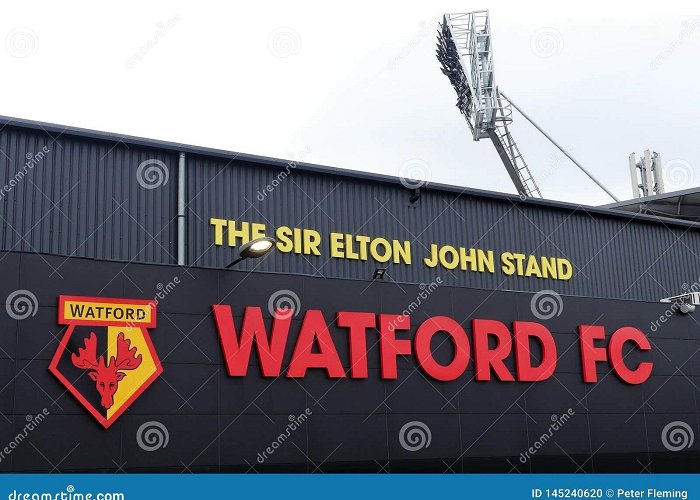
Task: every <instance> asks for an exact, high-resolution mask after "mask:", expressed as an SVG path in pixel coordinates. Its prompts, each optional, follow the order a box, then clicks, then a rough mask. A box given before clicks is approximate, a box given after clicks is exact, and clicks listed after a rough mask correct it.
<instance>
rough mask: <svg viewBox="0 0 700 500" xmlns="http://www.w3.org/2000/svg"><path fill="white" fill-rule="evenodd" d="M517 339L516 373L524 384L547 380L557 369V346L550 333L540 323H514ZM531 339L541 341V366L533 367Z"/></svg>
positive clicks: (514, 332)
mask: <svg viewBox="0 0 700 500" xmlns="http://www.w3.org/2000/svg"><path fill="white" fill-rule="evenodd" d="M513 334H514V337H515V373H516V374H517V376H518V380H520V381H522V382H539V381H542V380H547V379H548V378H549V377H551V376H552V374H553V373H554V369H555V368H556V367H557V345H556V344H555V343H554V338H553V337H552V334H551V333H550V331H549V330H548V329H547V328H546V327H545V326H544V325H540V324H539V323H532V322H530V321H515V322H513ZM530 338H535V339H537V340H538V341H539V343H540V347H541V349H542V360H541V361H540V364H539V366H532V363H531V361H532V358H531V356H530Z"/></svg>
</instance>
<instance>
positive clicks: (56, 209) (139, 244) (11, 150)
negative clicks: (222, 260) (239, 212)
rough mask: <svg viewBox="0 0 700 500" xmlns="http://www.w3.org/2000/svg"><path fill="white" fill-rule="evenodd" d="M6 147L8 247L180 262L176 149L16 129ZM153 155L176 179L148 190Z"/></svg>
mask: <svg viewBox="0 0 700 500" xmlns="http://www.w3.org/2000/svg"><path fill="white" fill-rule="evenodd" d="M0 151H2V154H0V185H1V186H4V187H5V188H4V189H3V191H2V195H3V196H2V199H1V200H0V211H1V214H0V215H1V216H2V221H3V224H2V229H1V230H0V235H1V238H2V248H3V249H4V250H15V251H26V252H39V253H50V254H58V255H65V256H78V257H95V258H103V259H116V260H124V261H132V260H133V261H140V262H163V263H173V262H175V258H174V255H175V247H174V245H175V226H174V223H173V220H174V215H175V208H176V198H175V196H176V185H177V183H176V179H175V178H174V177H175V176H176V174H177V168H176V166H177V158H176V156H175V155H173V154H172V153H167V154H166V153H163V152H159V151H155V150H148V149H144V148H134V147H131V146H127V145H126V144H121V143H116V144H114V143H112V144H110V143H105V142H97V141H84V140H80V139H75V138H71V137H61V136H57V135H53V136H52V135H49V134H42V133H37V132H34V131H25V130H17V129H12V128H9V127H6V128H5V129H3V130H2V131H1V132H0ZM152 160H158V161H160V162H162V164H163V165H165V166H166V167H167V169H168V170H169V171H168V172H167V174H165V173H164V174H163V175H168V176H169V177H173V178H172V179H170V178H168V179H167V182H166V181H165V177H163V183H164V184H163V185H161V186H159V187H157V188H154V189H147V188H144V187H143V186H142V185H141V184H140V183H139V181H138V178H137V172H138V171H139V165H141V164H142V162H144V161H152ZM150 165H151V164H149V165H147V166H146V169H147V167H148V166H150ZM159 168H160V167H159ZM146 169H144V170H146ZM161 171H162V168H161Z"/></svg>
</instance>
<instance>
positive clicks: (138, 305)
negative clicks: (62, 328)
mask: <svg viewBox="0 0 700 500" xmlns="http://www.w3.org/2000/svg"><path fill="white" fill-rule="evenodd" d="M58 322H59V324H62V325H68V329H67V330H66V333H65V334H64V335H63V338H62V339H61V342H60V344H59V346H58V349H57V350H56V354H54V357H53V359H52V360H51V364H50V365H49V371H51V373H53V374H54V375H55V376H56V377H57V378H58V380H60V381H61V383H62V384H63V385H64V386H65V387H66V389H68V390H69V391H70V392H71V394H73V396H75V397H76V399H77V400H78V401H80V403H81V404H82V405H83V406H84V407H85V408H86V409H87V410H88V411H89V412H90V413H91V414H92V416H94V417H95V418H96V419H97V421H98V422H99V423H100V424H102V426H103V427H104V428H105V429H106V428H108V427H109V426H110V425H112V423H113V422H114V421H115V420H116V419H117V418H119V416H120V415H121V414H122V413H124V411H125V410H126V409H127V408H128V407H129V405H131V403H133V402H134V400H136V398H138V397H139V396H140V395H141V393H142V392H143V391H144V390H145V389H146V387H148V386H149V385H150V384H151V382H153V381H154V380H155V379H156V378H157V377H158V376H159V375H160V374H161V373H162V372H163V368H162V367H161V365H160V360H159V359H158V356H157V355H156V351H155V349H154V348H153V344H152V343H151V338H150V337H149V335H148V330H147V328H155V326H156V302H155V301H153V300H132V299H112V298H99V297H77V296H67V295H62V296H60V297H59V299H58Z"/></svg>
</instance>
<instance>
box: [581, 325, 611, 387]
mask: <svg viewBox="0 0 700 500" xmlns="http://www.w3.org/2000/svg"><path fill="white" fill-rule="evenodd" d="M578 332H579V344H580V346H581V365H582V369H583V381H584V382H588V383H593V382H597V381H598V373H597V371H596V363H598V362H600V361H607V359H608V358H607V356H606V355H605V349H604V348H602V347H596V346H595V345H594V344H593V341H594V340H603V339H604V338H605V328H603V327H602V326H592V325H581V326H579V327H578Z"/></svg>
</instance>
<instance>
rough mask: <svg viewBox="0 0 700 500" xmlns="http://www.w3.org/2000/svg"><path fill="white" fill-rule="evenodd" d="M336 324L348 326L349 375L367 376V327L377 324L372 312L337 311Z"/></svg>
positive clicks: (343, 326)
mask: <svg viewBox="0 0 700 500" xmlns="http://www.w3.org/2000/svg"><path fill="white" fill-rule="evenodd" d="M337 324H338V326H339V327H341V328H348V329H349V330H350V331H349V332H348V341H349V346H350V376H351V377H352V378H367V329H368V328H375V327H376V326H377V318H376V315H375V314H373V313H361V312H339V313H338V323H337Z"/></svg>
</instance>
